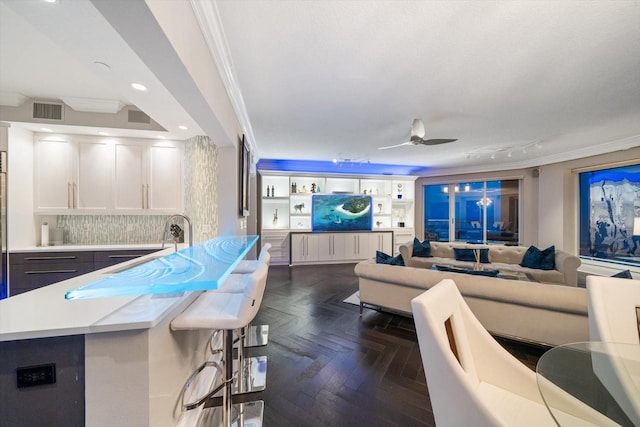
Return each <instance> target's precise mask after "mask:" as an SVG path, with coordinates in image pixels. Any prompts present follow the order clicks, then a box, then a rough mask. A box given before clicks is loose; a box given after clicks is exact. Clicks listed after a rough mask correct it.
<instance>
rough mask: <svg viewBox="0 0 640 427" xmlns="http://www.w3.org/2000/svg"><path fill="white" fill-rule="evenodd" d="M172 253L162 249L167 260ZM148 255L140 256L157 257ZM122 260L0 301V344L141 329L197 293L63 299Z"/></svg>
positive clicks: (119, 265) (187, 302)
mask: <svg viewBox="0 0 640 427" xmlns="http://www.w3.org/2000/svg"><path fill="white" fill-rule="evenodd" d="M172 251H173V248H167V249H165V252H161V254H163V255H166V254H169V253H171V252H172ZM157 255H158V254H157V253H156V254H150V255H146V256H145V257H156V256H157ZM140 259H143V258H137V259H135V260H131V261H127V262H125V263H121V264H117V265H114V266H111V267H107V268H104V269H102V270H97V271H94V272H92V273H88V274H85V275H82V276H79V277H74V278H72V279H68V280H65V281H62V282H59V283H55V284H52V285H49V286H45V287H42V288H39V289H36V290H33V291H29V292H25V293H23V294H20V295H16V296H14V297H11V298H7V299H4V300H1V301H0V341H12V340H20V339H32V338H43V337H53V336H64V335H76V334H90V333H97V332H107V331H121V330H131V329H146V328H151V327H153V326H155V325H156V324H157V323H159V322H160V321H161V320H162V319H163V317H164V316H165V315H166V314H167V313H169V312H170V311H172V310H173V309H174V308H176V306H177V305H183V306H184V307H186V306H188V305H189V304H190V303H191V302H192V301H193V300H194V299H195V298H197V296H198V295H199V292H184V293H180V294H162V295H143V296H123V297H110V298H90V299H79V300H71V301H69V300H66V299H65V293H66V292H67V291H70V290H72V289H75V288H78V287H80V286H83V285H85V284H87V283H91V282H93V281H96V280H99V279H100V278H103V277H105V275H107V274H108V273H109V272H110V271H111V270H115V269H120V268H122V267H123V266H125V265H126V264H127V263H138V262H139V261H140Z"/></svg>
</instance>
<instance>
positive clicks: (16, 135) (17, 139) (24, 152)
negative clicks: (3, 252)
mask: <svg viewBox="0 0 640 427" xmlns="http://www.w3.org/2000/svg"><path fill="white" fill-rule="evenodd" d="M33 154H34V153H33V132H31V131H28V130H25V129H22V128H19V127H15V126H12V127H10V128H9V152H8V163H9V164H8V171H9V174H8V179H7V184H8V189H7V193H8V198H7V201H8V208H9V209H8V218H7V225H8V228H9V229H8V231H7V240H8V247H9V250H11V249H13V248H19V247H26V246H33V245H34V243H35V242H36V226H35V217H34V215H33V188H34V186H33V184H34V182H33V164H34V162H33Z"/></svg>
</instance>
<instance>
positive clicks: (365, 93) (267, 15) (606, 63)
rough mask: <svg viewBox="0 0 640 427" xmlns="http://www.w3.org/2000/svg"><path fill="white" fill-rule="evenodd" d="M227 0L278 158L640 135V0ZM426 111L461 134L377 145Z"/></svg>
mask: <svg viewBox="0 0 640 427" xmlns="http://www.w3.org/2000/svg"><path fill="white" fill-rule="evenodd" d="M217 6H218V12H219V15H220V18H221V22H222V25H223V27H224V33H225V36H226V39H227V43H228V46H229V51H230V53H231V57H232V61H233V66H234V68H235V72H236V75H237V79H238V82H239V87H240V90H241V92H242V96H243V98H244V102H245V105H246V108H247V111H248V115H249V117H250V120H251V126H252V128H253V132H254V135H255V139H256V142H257V145H258V148H259V152H260V156H261V157H264V158H285V159H309V158H313V159H318V160H331V159H334V158H338V159H351V160H352V161H358V162H362V161H371V162H376V163H395V164H414V165H421V166H427V167H433V168H453V169H455V168H463V169H464V168H468V167H476V168H480V169H482V168H486V169H495V164H494V163H499V164H500V167H502V166H503V165H505V166H506V165H507V163H511V164H513V165H520V166H522V165H531V166H532V165H536V164H543V163H545V162H550V161H554V160H561V159H565V158H571V157H575V156H579V155H581V154H582V155H584V154H588V153H595V152H606V151H609V150H612V149H615V148H616V147H618V146H620V147H623V148H626V147H628V146H629V145H631V146H633V145H640V25H639V23H640V2H638V1H590V2H582V1H580V2H568V1H537V2H533V1H531V2H522V1H508V2H507V1H504V2H502V1H497V2H496V1H492V2H477V1H472V2H465V1H456V2H452V1H322V2H320V1H304V2H293V1H260V2H257V1H242V0H240V1H238V0H236V1H218V2H217ZM413 118H421V119H423V120H424V123H425V127H426V133H427V135H426V136H427V137H429V138H458V141H457V142H454V143H450V144H447V145H441V146H430V147H425V146H404V147H399V148H395V149H390V150H384V151H380V150H377V147H380V146H386V145H392V144H397V143H401V142H404V141H407V140H408V137H409V129H410V125H411V121H412V119H413ZM492 157H493V158H492Z"/></svg>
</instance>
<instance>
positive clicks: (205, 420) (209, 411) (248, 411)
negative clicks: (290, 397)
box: [197, 400, 264, 427]
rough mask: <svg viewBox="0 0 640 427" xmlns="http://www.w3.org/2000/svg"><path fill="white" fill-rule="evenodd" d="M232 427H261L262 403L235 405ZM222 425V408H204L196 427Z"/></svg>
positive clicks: (257, 401)
mask: <svg viewBox="0 0 640 427" xmlns="http://www.w3.org/2000/svg"><path fill="white" fill-rule="evenodd" d="M232 413H233V420H232V423H231V425H232V426H233V427H241V426H244V427H262V422H263V421H262V420H263V414H264V401H262V400H256V401H253V402H247V403H235V404H233V406H232ZM220 425H222V407H205V408H204V409H203V410H202V414H201V416H200V419H199V420H198V424H197V427H205V426H206V427H212V426H220Z"/></svg>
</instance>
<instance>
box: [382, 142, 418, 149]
mask: <svg viewBox="0 0 640 427" xmlns="http://www.w3.org/2000/svg"><path fill="white" fill-rule="evenodd" d="M403 145H415V144H414V143H413V142H410V141H408V142H403V143H402V144H396V145H388V146H386V147H378V150H386V149H387V148H395V147H401V146H403Z"/></svg>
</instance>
